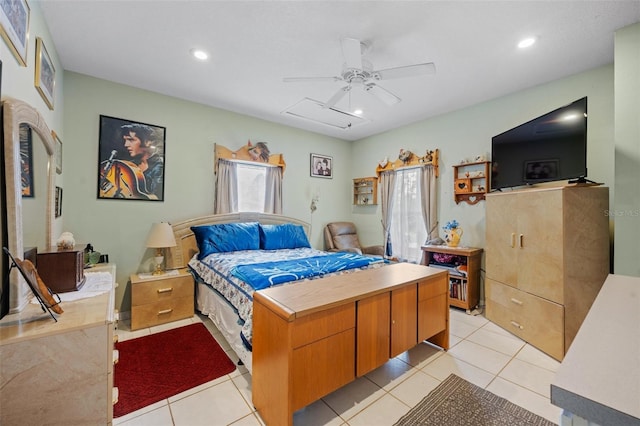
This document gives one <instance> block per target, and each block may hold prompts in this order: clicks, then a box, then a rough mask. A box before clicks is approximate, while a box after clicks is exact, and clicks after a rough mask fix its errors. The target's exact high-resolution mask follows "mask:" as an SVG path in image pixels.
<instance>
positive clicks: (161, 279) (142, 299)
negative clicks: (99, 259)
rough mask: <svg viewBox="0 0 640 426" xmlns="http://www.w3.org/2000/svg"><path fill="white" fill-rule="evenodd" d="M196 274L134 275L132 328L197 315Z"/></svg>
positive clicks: (132, 284) (132, 282)
mask: <svg viewBox="0 0 640 426" xmlns="http://www.w3.org/2000/svg"><path fill="white" fill-rule="evenodd" d="M193 294H194V282H193V276H192V275H191V274H190V273H189V272H187V271H186V270H181V271H179V272H178V273H177V274H176V273H172V274H171V275H169V274H166V275H154V276H149V277H146V278H141V277H140V276H139V275H137V274H135V275H132V276H131V329H132V330H137V329H139V328H145V327H151V326H154V325H158V324H164V323H167V322H171V321H176V320H179V319H183V318H189V317H192V316H193V312H194V309H193V306H194V297H193Z"/></svg>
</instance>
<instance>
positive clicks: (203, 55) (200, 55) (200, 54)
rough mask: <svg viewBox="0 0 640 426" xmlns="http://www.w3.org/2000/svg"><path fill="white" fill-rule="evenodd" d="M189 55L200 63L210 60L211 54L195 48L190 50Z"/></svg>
mask: <svg viewBox="0 0 640 426" xmlns="http://www.w3.org/2000/svg"><path fill="white" fill-rule="evenodd" d="M189 53H191V56H193V57H194V58H196V59H197V60H199V61H206V60H207V59H209V54H208V53H207V52H205V51H204V50H202V49H196V48H193V49H191V50H189Z"/></svg>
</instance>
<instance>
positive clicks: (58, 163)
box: [51, 130, 62, 175]
mask: <svg viewBox="0 0 640 426" xmlns="http://www.w3.org/2000/svg"><path fill="white" fill-rule="evenodd" d="M51 136H53V140H54V141H55V142H56V152H55V159H56V173H57V174H59V175H60V174H62V141H61V140H60V137H59V136H58V134H57V133H56V132H54V131H53V130H52V131H51Z"/></svg>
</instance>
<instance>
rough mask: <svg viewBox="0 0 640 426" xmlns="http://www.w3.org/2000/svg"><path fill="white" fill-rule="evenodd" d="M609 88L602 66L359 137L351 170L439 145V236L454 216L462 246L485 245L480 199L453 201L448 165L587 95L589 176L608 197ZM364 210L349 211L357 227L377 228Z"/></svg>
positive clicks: (608, 73) (609, 72)
mask: <svg viewBox="0 0 640 426" xmlns="http://www.w3.org/2000/svg"><path fill="white" fill-rule="evenodd" d="M613 86H614V80H613V65H607V66H604V67H599V68H596V69H593V70H590V71H587V72H584V73H580V74H576V75H573V76H571V77H567V78H564V79H561V80H556V81H552V82H550V83H548V84H544V85H540V86H537V87H534V88H531V89H528V90H524V91H521V92H517V93H513V94H510V95H508V96H504V97H501V98H497V99H494V100H491V101H488V102H484V103H481V104H478V105H474V106H471V107H469V108H465V109H461V110H458V111H454V112H452V113H448V114H443V115H441V116H438V117H434V118H431V119H429V120H424V121H420V122H418V123H414V124H412V125H408V126H404V127H401V128H399V129H395V130H392V131H389V132H386V133H383V134H379V135H375V136H372V137H369V138H366V139H362V140H359V141H357V142H355V143H354V145H353V152H354V156H356V155H357V158H358V159H359V161H358V162H357V164H355V165H354V169H355V170H354V173H355V174H356V175H357V174H363V173H365V174H366V173H367V172H368V170H367V169H370V166H371V165H375V164H376V163H377V162H378V161H380V160H382V159H383V158H384V157H385V156H387V155H388V156H389V159H396V158H397V153H398V151H399V149H400V148H405V149H409V150H411V151H413V152H417V153H421V154H422V153H424V150H426V149H435V148H438V149H439V150H440V160H441V161H440V177H439V179H438V180H439V193H438V218H439V221H440V235H441V236H442V229H441V227H442V225H443V224H444V223H446V222H447V221H449V220H451V219H457V220H458V221H459V222H460V224H461V226H462V228H463V229H464V235H463V237H462V244H464V245H467V246H472V247H484V241H485V220H484V219H485V211H484V209H485V207H484V201H480V202H479V203H478V204H475V205H469V204H467V203H460V204H456V203H455V201H454V199H453V179H454V177H453V168H452V167H451V166H452V165H454V164H458V163H460V161H461V160H463V159H473V158H475V157H476V156H477V155H486V156H487V157H488V158H490V154H491V137H492V136H494V135H497V134H499V133H502V132H504V131H505V130H508V129H510V128H513V127H515V126H517V125H519V124H522V123H524V122H527V121H529V120H531V119H533V118H535V117H538V116H540V115H542V114H544V113H547V112H549V111H551V110H554V109H556V108H558V107H561V106H563V105H566V104H568V103H571V102H573V101H575V100H576V99H579V98H582V97H583V96H588V114H589V117H588V121H587V123H588V124H587V126H588V129H587V132H588V141H587V143H588V146H587V157H588V158H587V162H588V174H589V179H591V180H594V181H597V182H602V183H604V184H605V185H607V186H609V188H610V196H611V199H613V198H612V197H613V189H614V172H613V166H614V155H613V120H614V112H613ZM354 158H355V157H354ZM367 213H369V212H365V214H361V212H360V211H357V210H356V209H354V219H355V220H356V221H357V223H358V224H359V225H360V226H361V227H362V228H368V229H374V228H376V226H377V227H379V219H378V218H379V216H380V214H377V215H375V217H374V215H369V214H367Z"/></svg>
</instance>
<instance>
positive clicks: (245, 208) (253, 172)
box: [236, 164, 267, 213]
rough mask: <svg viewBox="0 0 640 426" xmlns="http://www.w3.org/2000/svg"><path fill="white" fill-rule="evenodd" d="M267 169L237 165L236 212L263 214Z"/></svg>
mask: <svg viewBox="0 0 640 426" xmlns="http://www.w3.org/2000/svg"><path fill="white" fill-rule="evenodd" d="M266 171H267V168H266V167H264V166H254V165H251V164H238V166H237V169H236V172H237V174H238V182H237V185H238V211H239V212H260V213H264V198H265V193H266V187H265V181H266V178H265V176H266Z"/></svg>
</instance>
